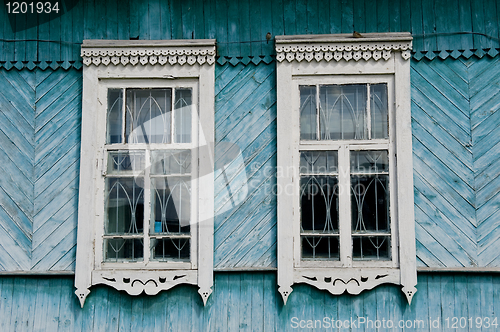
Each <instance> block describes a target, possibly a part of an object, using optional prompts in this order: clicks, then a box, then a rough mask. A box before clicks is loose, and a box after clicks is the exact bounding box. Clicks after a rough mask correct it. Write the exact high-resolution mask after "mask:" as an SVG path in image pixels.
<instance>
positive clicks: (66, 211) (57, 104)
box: [0, 69, 82, 272]
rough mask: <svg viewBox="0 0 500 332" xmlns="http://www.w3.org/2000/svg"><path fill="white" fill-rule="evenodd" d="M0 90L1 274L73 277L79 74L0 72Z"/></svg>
mask: <svg viewBox="0 0 500 332" xmlns="http://www.w3.org/2000/svg"><path fill="white" fill-rule="evenodd" d="M0 86H2V89H0V117H1V121H0V140H1V144H0V153H1V155H2V158H1V161H2V162H1V163H0V167H1V169H2V174H3V176H2V180H0V181H1V182H0V200H1V203H0V232H1V241H0V270H2V271H29V270H31V271H42V272H43V271H53V270H55V271H64V270H73V269H74V260H75V248H76V247H75V242H76V220H77V218H76V217H77V200H78V169H79V167H78V166H79V159H80V124H81V91H82V80H81V72H78V71H76V70H70V71H64V70H62V69H60V70H57V71H52V70H48V71H41V70H36V71H17V70H15V71H9V72H7V71H5V70H0Z"/></svg>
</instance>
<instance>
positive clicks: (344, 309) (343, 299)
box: [338, 294, 380, 332]
mask: <svg viewBox="0 0 500 332" xmlns="http://www.w3.org/2000/svg"><path fill="white" fill-rule="evenodd" d="M379 298H380V295H379ZM353 300H354V299H353V296H352V295H348V294H343V295H340V296H339V298H338V309H339V311H338V315H339V318H338V319H339V321H342V323H343V322H344V321H345V320H349V319H350V318H351V317H352V302H353ZM378 310H379V307H377V315H378ZM374 318H375V317H374ZM349 330H350V328H349V327H348V326H344V324H342V327H341V328H339V329H338V331H340V332H346V331H349Z"/></svg>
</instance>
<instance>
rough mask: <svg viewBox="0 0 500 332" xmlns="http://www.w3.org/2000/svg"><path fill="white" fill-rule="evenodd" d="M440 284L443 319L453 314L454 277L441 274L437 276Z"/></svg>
mask: <svg viewBox="0 0 500 332" xmlns="http://www.w3.org/2000/svg"><path fill="white" fill-rule="evenodd" d="M439 278H440V279H441V280H440V284H441V308H442V310H441V317H442V319H443V323H444V319H445V318H447V317H454V316H455V306H454V303H455V292H456V285H455V278H454V276H453V275H445V274H443V275H441V276H440V277H439Z"/></svg>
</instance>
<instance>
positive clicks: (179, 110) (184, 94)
mask: <svg viewBox="0 0 500 332" xmlns="http://www.w3.org/2000/svg"><path fill="white" fill-rule="evenodd" d="M191 94H192V93H191V89H176V90H175V105H174V110H175V114H174V118H175V126H174V132H175V143H190V142H191V116H192V115H191V112H192V103H193V101H192V96H191Z"/></svg>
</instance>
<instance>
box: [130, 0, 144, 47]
mask: <svg viewBox="0 0 500 332" xmlns="http://www.w3.org/2000/svg"><path fill="white" fill-rule="evenodd" d="M129 3H130V17H129V18H128V22H130V23H129V29H130V36H129V38H134V39H135V38H139V39H143V38H141V36H140V30H139V25H140V24H141V23H140V18H139V14H140V13H139V10H140V2H139V1H134V0H129Z"/></svg>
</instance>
